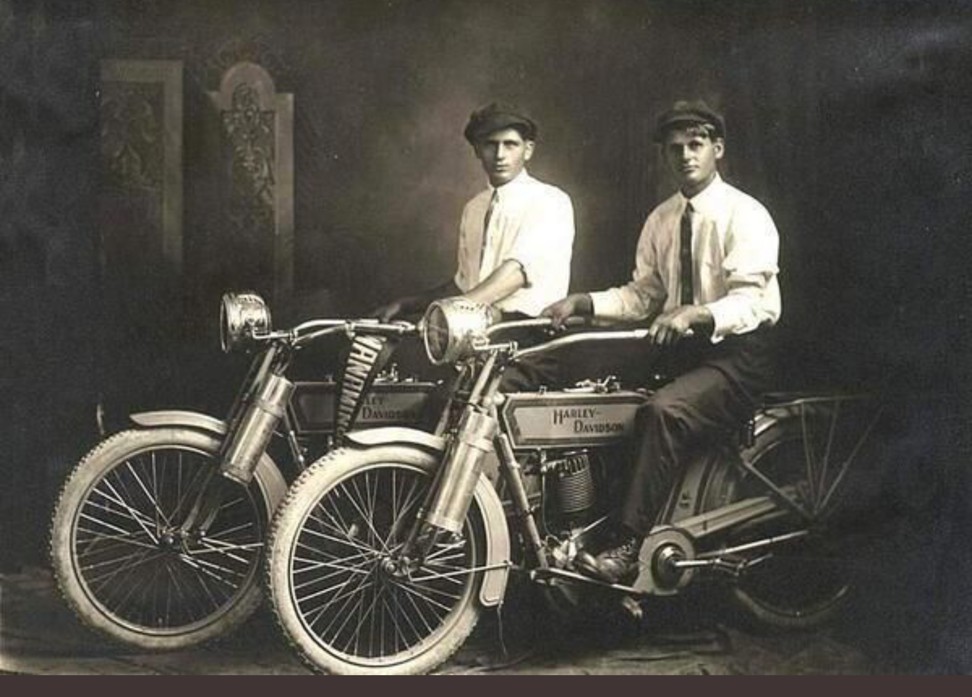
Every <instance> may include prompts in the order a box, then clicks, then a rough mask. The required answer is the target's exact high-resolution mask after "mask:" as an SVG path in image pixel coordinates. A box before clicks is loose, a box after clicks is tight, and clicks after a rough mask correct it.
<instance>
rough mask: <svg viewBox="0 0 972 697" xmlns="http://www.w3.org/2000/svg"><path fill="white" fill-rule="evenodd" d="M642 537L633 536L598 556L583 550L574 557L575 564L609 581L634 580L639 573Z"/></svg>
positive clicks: (587, 572)
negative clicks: (639, 552)
mask: <svg viewBox="0 0 972 697" xmlns="http://www.w3.org/2000/svg"><path fill="white" fill-rule="evenodd" d="M640 549H641V538H640V537H631V538H628V539H627V540H625V541H624V543H623V544H621V545H619V546H617V547H612V548H611V549H608V550H605V551H603V552H601V553H600V554H598V555H597V556H596V557H595V556H593V555H592V554H589V553H588V552H581V553H580V554H578V555H577V557H576V558H575V559H574V565H575V566H576V567H577V568H578V569H580V571H582V572H584V573H586V574H587V575H588V576H593V577H594V578H596V579H599V580H601V581H606V582H607V583H620V582H622V581H628V580H633V579H634V578H635V577H636V576H637V575H638V551H639V550H640Z"/></svg>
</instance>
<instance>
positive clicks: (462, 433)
mask: <svg viewBox="0 0 972 697" xmlns="http://www.w3.org/2000/svg"><path fill="white" fill-rule="evenodd" d="M497 429H498V424H497V420H496V416H495V415H494V414H492V413H490V411H488V410H483V409H481V408H479V407H477V406H476V405H474V404H469V405H467V406H466V408H465V410H464V411H463V414H462V417H461V418H460V419H459V425H458V428H457V430H456V435H455V438H454V440H453V441H452V442H451V443H450V445H449V448H448V450H447V451H446V456H445V458H443V464H442V467H440V468H439V470H438V471H437V472H436V475H435V478H434V479H433V481H432V486H431V487H430V489H429V495H428V496H427V497H426V500H425V502H424V505H423V506H422V508H421V509H420V511H419V515H418V517H417V522H416V524H415V525H414V526H413V528H412V531H411V533H410V534H409V536H408V541H407V542H406V544H405V548H404V550H403V557H404V558H405V559H408V560H412V561H415V562H418V561H421V560H422V559H424V558H425V557H426V555H428V554H429V552H430V551H431V550H432V549H433V547H435V545H436V543H437V542H439V541H440V540H441V539H443V537H445V536H446V535H451V536H458V535H460V534H461V533H462V528H463V524H464V522H465V520H466V514H467V513H468V511H469V507H470V506H471V505H472V500H473V494H474V492H475V490H476V484H477V483H478V482H479V476H480V474H481V473H482V469H483V461H484V459H485V458H486V455H487V454H488V453H489V452H490V451H491V450H492V449H493V446H492V441H493V438H494V436H495V435H496V431H497Z"/></svg>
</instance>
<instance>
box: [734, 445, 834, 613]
mask: <svg viewBox="0 0 972 697" xmlns="http://www.w3.org/2000/svg"><path fill="white" fill-rule="evenodd" d="M805 459H806V449H805V443H804V440H803V439H802V438H798V437H794V438H787V439H783V440H780V441H779V442H778V443H776V445H775V446H772V447H770V448H769V450H768V451H767V452H766V453H764V455H763V456H762V457H761V458H760V460H759V462H758V463H757V467H758V469H759V471H760V472H762V473H763V474H764V475H766V476H768V477H769V478H770V479H771V480H772V481H773V482H774V483H776V484H777V485H778V486H780V488H781V489H783V490H784V491H785V492H786V494H787V495H788V496H789V497H791V499H792V500H793V501H794V502H795V503H796V504H797V505H798V506H800V507H801V508H802V509H803V510H808V511H813V510H817V511H821V509H820V503H821V500H822V499H821V493H820V491H819V487H818V488H816V489H814V488H812V487H810V486H808V484H807V481H808V478H809V475H808V470H807V467H806V461H805ZM814 471H815V470H813V469H811V470H810V472H814ZM764 493H765V489H763V488H762V486H761V485H760V484H759V483H757V482H755V481H754V480H753V479H752V478H745V479H744V480H743V481H742V482H740V483H739V484H738V486H737V493H736V495H735V496H734V497H733V498H735V499H743V498H747V497H750V496H759V495H761V494H764ZM833 511H834V508H833V506H828V507H827V510H826V511H825V512H826V514H827V515H828V516H829V515H830V514H832V513H833ZM783 521H784V522H782V525H783V528H782V529H783V531H786V530H789V529H798V528H801V527H804V526H805V525H806V524H807V522H806V521H800V520H799V519H798V518H797V516H796V515H790V516H786V517H785V518H784V519H783ZM814 522H815V521H810V522H809V525H810V527H811V530H813V529H814ZM780 524H781V522H780V521H776V522H775V523H771V525H775V526H779V525H780ZM766 533H767V530H766V529H765V528H761V526H759V525H757V526H755V529H753V530H747V531H746V533H745V534H746V538H747V539H748V538H749V537H753V536H757V537H758V536H759V534H766ZM740 541H742V540H740ZM839 551H840V550H836V549H830V548H828V546H827V544H826V541H825V538H823V537H818V536H817V535H816V534H815V533H814V532H811V535H810V536H809V537H801V538H796V539H794V540H791V541H788V542H784V543H781V544H779V545H776V546H774V547H773V548H772V550H771V552H770V554H768V555H766V556H765V557H762V558H756V559H755V560H754V562H755V563H753V564H752V566H749V567H747V569H746V570H745V571H743V573H742V575H741V576H740V578H739V580H738V583H737V586H736V590H737V592H738V593H740V594H741V595H742V596H743V597H744V598H745V599H746V600H747V601H748V602H750V603H752V604H754V605H757V606H759V607H762V608H764V609H766V610H768V611H770V612H773V613H775V614H777V615H781V616H786V617H790V618H793V619H799V618H803V617H812V616H815V615H820V614H821V613H825V612H827V611H828V610H829V609H830V608H831V607H834V606H836V605H838V604H839V603H840V602H841V601H842V600H843V598H844V597H845V596H846V595H847V593H848V591H849V588H850V582H849V577H848V565H847V560H846V559H842V558H841V557H840V555H839Z"/></svg>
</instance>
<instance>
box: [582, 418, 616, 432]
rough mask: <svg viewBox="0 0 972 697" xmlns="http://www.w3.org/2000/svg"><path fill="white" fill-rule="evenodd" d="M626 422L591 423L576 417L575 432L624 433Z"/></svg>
mask: <svg viewBox="0 0 972 697" xmlns="http://www.w3.org/2000/svg"><path fill="white" fill-rule="evenodd" d="M623 431H624V424H621V423H618V422H616V421H614V422H611V421H608V422H607V423H589V422H587V421H582V420H581V419H576V420H575V421H574V433H622V432H623Z"/></svg>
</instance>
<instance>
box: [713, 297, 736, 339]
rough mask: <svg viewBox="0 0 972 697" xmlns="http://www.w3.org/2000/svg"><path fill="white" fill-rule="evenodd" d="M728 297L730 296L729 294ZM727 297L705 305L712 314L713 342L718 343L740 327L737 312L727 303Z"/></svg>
mask: <svg viewBox="0 0 972 697" xmlns="http://www.w3.org/2000/svg"><path fill="white" fill-rule="evenodd" d="M727 297H728V296H727ZM724 300H725V298H720V299H719V300H715V301H713V302H711V303H707V304H706V305H705V307H706V308H708V310H709V312H710V313H711V314H712V322H713V328H712V343H713V344H717V343H719V342H720V341H722V340H723V339H725V338H726V337H727V336H729V335H730V334H732V333H733V332H735V330H736V329H738V325H739V321H738V318H737V313H736V312H734V311H733V309H734V308H732V307H731V306H730V305H728V304H727V303H725V302H723V301H724Z"/></svg>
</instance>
